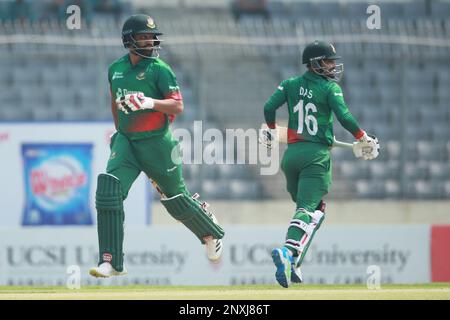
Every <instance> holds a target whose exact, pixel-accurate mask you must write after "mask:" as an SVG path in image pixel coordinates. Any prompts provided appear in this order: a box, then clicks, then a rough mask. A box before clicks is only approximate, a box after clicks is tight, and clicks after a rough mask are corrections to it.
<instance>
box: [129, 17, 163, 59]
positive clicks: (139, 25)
mask: <svg viewBox="0 0 450 320" xmlns="http://www.w3.org/2000/svg"><path fill="white" fill-rule="evenodd" d="M137 34H152V35H153V40H144V41H152V42H153V45H152V47H150V48H149V47H147V48H140V47H139V46H138V45H137V41H136V38H135V36H136V35H137ZM160 35H162V32H160V31H159V29H158V27H157V25H156V23H155V20H154V19H153V18H152V17H150V16H149V15H146V14H135V15H132V16H131V17H129V18H128V19H127V20H126V21H125V23H124V24H123V27H122V43H123V46H124V47H125V48H128V49H131V50H132V51H133V52H135V53H136V54H138V55H140V56H142V57H144V58H150V57H151V55H150V56H148V54H147V53H148V52H149V50H151V51H150V52H152V51H153V50H159V49H161V47H160V43H161V39H159V38H158V37H159V36H160ZM140 42H142V41H140Z"/></svg>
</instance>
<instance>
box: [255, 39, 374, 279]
mask: <svg viewBox="0 0 450 320" xmlns="http://www.w3.org/2000/svg"><path fill="white" fill-rule="evenodd" d="M339 58H340V57H339V56H338V55H337V54H336V50H335V48H334V46H333V45H332V44H330V43H326V42H322V41H314V42H313V43H310V44H308V45H307V46H306V47H305V49H304V51H303V56H302V63H303V64H306V67H307V69H308V70H307V71H306V72H305V73H304V74H303V75H301V76H297V77H293V78H290V79H287V80H284V81H282V82H281V84H280V85H279V86H278V89H277V90H276V91H275V93H273V95H272V96H271V97H270V98H269V100H268V101H267V102H266V104H265V105H264V117H265V121H266V124H267V126H268V128H269V129H268V130H263V131H262V135H261V137H260V139H261V141H262V143H264V144H266V145H267V146H268V147H271V146H272V144H273V143H275V138H276V137H277V126H276V123H275V119H276V110H277V109H278V108H280V107H281V106H282V105H284V104H285V103H287V107H288V110H289V121H288V128H287V142H288V147H287V149H286V151H285V153H284V155H283V159H282V162H281V169H282V171H283V173H284V175H285V176H286V180H287V191H288V192H289V193H290V195H291V198H292V200H293V201H294V202H295V203H296V210H295V214H294V216H293V218H292V220H291V222H290V224H289V228H288V230H287V235H286V239H285V242H284V246H283V247H281V248H275V249H273V250H272V259H273V262H274V264H275V266H276V272H275V278H276V280H277V282H278V283H279V284H280V285H281V286H283V287H285V288H287V287H289V286H290V284H291V283H301V282H302V281H303V280H302V273H301V270H300V267H301V264H302V261H303V259H304V257H305V254H306V252H307V250H308V248H309V246H310V244H311V241H312V239H313V237H314V235H315V233H316V232H317V230H318V229H319V228H320V225H321V224H322V222H323V220H324V218H325V203H324V201H323V200H322V199H323V197H324V196H325V195H326V194H327V193H328V189H329V187H330V184H331V158H330V149H331V147H332V146H333V141H334V135H333V115H332V114H333V113H334V115H335V116H336V118H337V119H338V121H339V123H340V124H341V125H342V126H343V127H344V128H345V129H346V130H347V131H349V132H350V133H351V134H352V135H353V136H354V137H355V139H356V140H357V141H356V142H355V143H353V151H354V153H355V155H356V156H357V157H361V158H363V159H364V160H372V159H375V158H376V157H377V156H378V150H379V144H378V139H377V138H375V137H374V136H369V135H368V134H367V133H366V132H365V131H364V130H362V129H361V128H360V126H359V124H358V122H357V121H356V120H355V118H354V117H353V115H352V114H351V113H350V112H349V109H348V107H347V105H346V103H345V101H344V96H343V93H342V90H341V87H340V86H339V85H338V84H337V82H338V81H339V80H340V78H341V76H342V72H343V64H336V60H338V59H339Z"/></svg>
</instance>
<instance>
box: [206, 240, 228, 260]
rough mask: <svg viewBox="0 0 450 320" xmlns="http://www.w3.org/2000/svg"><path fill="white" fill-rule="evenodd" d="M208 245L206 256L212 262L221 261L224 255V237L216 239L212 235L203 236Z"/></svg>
mask: <svg viewBox="0 0 450 320" xmlns="http://www.w3.org/2000/svg"><path fill="white" fill-rule="evenodd" d="M203 241H205V247H206V256H207V257H208V259H209V260H210V261H211V262H214V263H219V261H220V257H221V256H222V250H223V243H222V239H214V238H213V237H212V236H207V237H204V238H203Z"/></svg>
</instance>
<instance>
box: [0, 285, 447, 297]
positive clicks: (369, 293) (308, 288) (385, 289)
mask: <svg viewBox="0 0 450 320" xmlns="http://www.w3.org/2000/svg"><path fill="white" fill-rule="evenodd" d="M5 299H8V300H11V299H26V300H29V299H39V300H43V299H58V300H62V299H64V300H65V299H74V300H79V299H81V300H95V299H108V300H110V299H133V300H138V299H145V300H152V299H157V300H178V299H182V300H292V299H294V300H302V299H307V300H316V299H318V300H326V299H339V300H341V299H342V300H346V299H350V300H368V299H369V300H389V299H399V300H410V299H420V300H423V299H425V300H426V299H434V300H435V299H445V300H450V283H433V284H420V285H382V286H381V289H375V290H374V289H372V290H369V289H367V288H366V287H365V286H363V285H296V286H292V287H290V288H288V289H284V288H281V287H280V286H278V285H247V286H122V287H112V286H105V287H99V286H85V287H82V288H81V289H74V290H70V289H67V288H65V287H21V286H0V300H5Z"/></svg>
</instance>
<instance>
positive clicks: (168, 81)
mask: <svg viewBox="0 0 450 320" xmlns="http://www.w3.org/2000/svg"><path fill="white" fill-rule="evenodd" d="M157 86H158V89H159V90H160V91H161V92H162V93H163V95H164V98H165V99H175V100H182V96H181V91H180V87H179V85H178V82H177V78H176V76H175V74H174V73H173V71H172V69H171V68H170V67H169V66H166V65H162V66H161V67H160V69H159V75H158V81H157Z"/></svg>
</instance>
